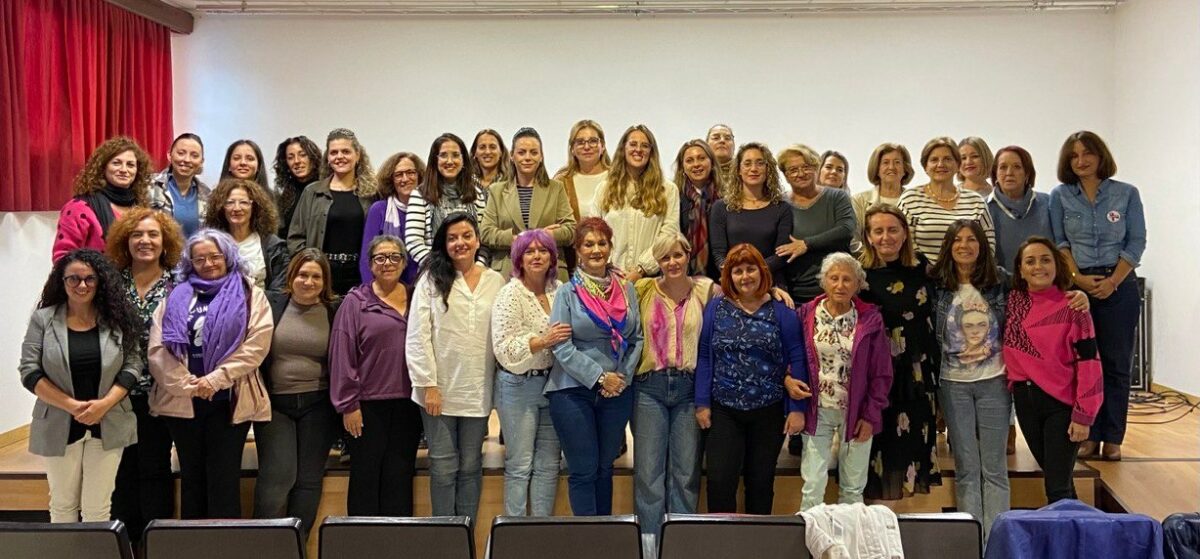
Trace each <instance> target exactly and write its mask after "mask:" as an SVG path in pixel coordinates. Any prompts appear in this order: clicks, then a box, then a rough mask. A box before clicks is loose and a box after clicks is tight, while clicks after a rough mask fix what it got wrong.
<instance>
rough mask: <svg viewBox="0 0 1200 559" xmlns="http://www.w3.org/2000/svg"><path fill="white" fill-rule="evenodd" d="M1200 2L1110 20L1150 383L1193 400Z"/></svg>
mask: <svg viewBox="0 0 1200 559" xmlns="http://www.w3.org/2000/svg"><path fill="white" fill-rule="evenodd" d="M1198 29H1200V2H1196V1H1195V0H1134V1H1133V2H1130V3H1128V4H1124V5H1122V6H1121V7H1120V8H1119V9H1118V10H1117V14H1116V45H1115V46H1116V49H1115V52H1116V56H1115V61H1114V68H1115V76H1116V80H1115V82H1114V84H1115V88H1114V100H1115V105H1114V134H1113V135H1112V137H1111V138H1110V140H1111V145H1110V148H1111V149H1112V151H1113V157H1114V158H1115V159H1116V160H1117V165H1118V173H1117V176H1118V178H1122V179H1124V180H1126V181H1127V182H1131V183H1133V184H1134V185H1136V186H1138V188H1139V191H1140V193H1141V195H1142V200H1143V202H1144V203H1145V206H1146V221H1147V224H1148V225H1147V227H1148V235H1149V240H1148V242H1147V249H1146V255H1145V257H1144V258H1143V266H1142V267H1141V268H1139V269H1138V273H1139V274H1141V275H1143V276H1145V277H1146V278H1147V281H1148V283H1149V285H1150V286H1151V288H1152V289H1153V299H1154V304H1153V306H1152V308H1153V333H1154V345H1153V359H1154V367H1153V373H1154V381H1155V382H1157V383H1159V384H1163V385H1166V386H1170V387H1172V388H1175V389H1178V390H1182V391H1184V392H1187V393H1189V394H1200V375H1197V374H1196V354H1195V346H1194V344H1195V343H1196V332H1197V327H1196V317H1197V316H1198V315H1200V292H1198V291H1197V290H1196V287H1195V283H1196V282H1195V279H1196V278H1197V277H1200V256H1197V253H1196V250H1195V240H1196V234H1195V225H1196V221H1197V216H1198V215H1200V167H1198V166H1197V161H1198V159H1197V155H1196V154H1197V148H1200V71H1198V69H1200V33H1197V30H1198Z"/></svg>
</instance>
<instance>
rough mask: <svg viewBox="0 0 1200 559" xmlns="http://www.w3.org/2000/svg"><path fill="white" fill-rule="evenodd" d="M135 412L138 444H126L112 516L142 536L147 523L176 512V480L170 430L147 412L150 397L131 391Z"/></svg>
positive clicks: (131, 533)
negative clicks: (172, 466)
mask: <svg viewBox="0 0 1200 559" xmlns="http://www.w3.org/2000/svg"><path fill="white" fill-rule="evenodd" d="M129 402H130V403H131V404H132V405H133V413H134V415H136V416H137V436H138V442H137V444H134V445H130V446H127V447H125V452H124V453H123V454H122V455H121V466H120V468H118V469H117V485H116V487H115V488H114V489H113V495H112V517H113V519H114V520H120V521H121V522H124V523H125V528H126V530H128V531H129V538H130V539H131V540H133V541H134V542H137V541H140V540H141V539H142V531H143V530H145V529H146V524H149V523H150V521H151V520H154V519H156V518H171V517H172V516H174V515H175V480H174V476H172V475H171V433H170V431H168V430H167V423H166V421H164V420H163V418H161V417H154V416H152V415H150V404H149V397H148V396H147V395H145V394H131V395H130V396H129Z"/></svg>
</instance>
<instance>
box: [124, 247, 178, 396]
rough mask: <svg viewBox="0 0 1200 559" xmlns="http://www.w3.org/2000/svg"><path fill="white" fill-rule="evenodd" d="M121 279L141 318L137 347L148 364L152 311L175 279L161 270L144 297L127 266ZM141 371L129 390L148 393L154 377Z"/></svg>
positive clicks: (164, 297) (166, 293)
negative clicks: (139, 292)
mask: <svg viewBox="0 0 1200 559" xmlns="http://www.w3.org/2000/svg"><path fill="white" fill-rule="evenodd" d="M121 279H122V280H123V281H124V282H125V295H126V296H127V297H129V302H130V303H132V304H133V308H134V309H135V310H137V313H138V318H140V319H141V320H142V330H141V334H140V339H139V340H138V347H139V349H141V352H142V363H147V364H148V363H149V362H150V361H148V360H147V359H146V350H147V348H148V347H149V346H150V323H151V322H152V320H153V318H154V311H155V310H156V309H158V304H159V303H161V302H162V301H163V300H165V299H166V298H167V295H168V294H169V293H171V288H172V287H175V281H174V280H173V279H172V278H171V272H170V271H168V270H163V273H162V276H161V277H159V278H158V281H155V282H154V285H152V286H150V290H149V291H147V292H146V297H145V298H143V297H141V296H139V295H138V290H137V283H135V282H134V281H133V272H132V271H131V270H130V269H129V268H126V269H124V270H121ZM142 372H143V373H144V374H142V376H141V378H140V379H138V383H137V384H136V385H134V387H133V390H131V391H130V392H132V393H134V394H149V393H150V387H151V386H154V377H152V376H150V374H149V372H148V370H144V371H142Z"/></svg>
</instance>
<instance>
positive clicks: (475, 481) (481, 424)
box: [421, 409, 488, 521]
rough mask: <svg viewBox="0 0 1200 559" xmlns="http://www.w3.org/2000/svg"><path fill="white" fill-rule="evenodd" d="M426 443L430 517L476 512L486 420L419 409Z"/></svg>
mask: <svg viewBox="0 0 1200 559" xmlns="http://www.w3.org/2000/svg"><path fill="white" fill-rule="evenodd" d="M421 420H422V422H423V423H424V424H425V438H426V440H427V441H428V442H429V500H430V501H431V504H432V505H433V516H469V517H471V520H472V521H474V520H475V515H476V513H478V512H479V492H480V490H481V489H482V485H483V438H484V436H486V435H487V424H488V418H486V417H454V416H449V415H438V416H432V415H429V414H428V413H426V412H425V410H424V409H422V410H421Z"/></svg>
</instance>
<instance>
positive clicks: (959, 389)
mask: <svg viewBox="0 0 1200 559" xmlns="http://www.w3.org/2000/svg"><path fill="white" fill-rule="evenodd" d="M940 390H941V404H942V412H943V414H944V415H945V417H946V429H947V430H948V431H949V436H950V449H951V450H952V451H954V493H955V500H956V501H957V503H958V510H960V511H962V512H967V513H971V514H972V515H974V516H975V518H978V519H979V520H980V521H981V522H983V534H984V537H985V538H986V537H987V535H988V534H989V533H991V530H992V522H993V521H994V520H996V516H998V515H999V514H1000V513H1002V512H1005V511H1007V510H1008V509H1009V503H1010V500H1009V499H1010V498H1009V489H1008V458H1007V456H1006V454H1005V449H1006V447H1007V445H1008V417H1009V409H1010V408H1011V406H1012V395H1010V394H1009V393H1008V381H1007V380H1006V379H1005V377H1004V375H1000V376H998V377H995V378H990V379H987V380H981V381H978V382H954V381H952V380H945V379H942V387H941V389H940Z"/></svg>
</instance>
